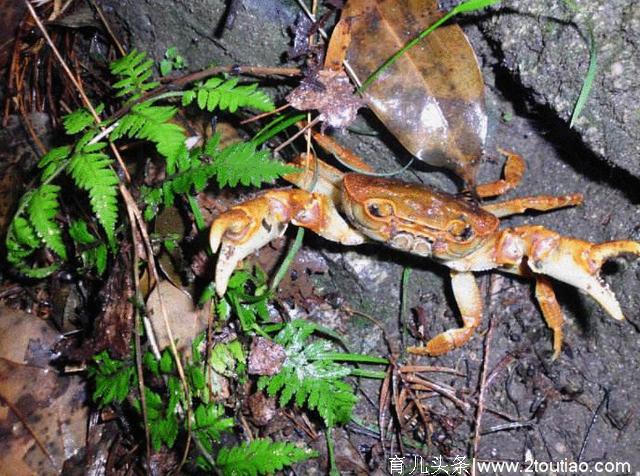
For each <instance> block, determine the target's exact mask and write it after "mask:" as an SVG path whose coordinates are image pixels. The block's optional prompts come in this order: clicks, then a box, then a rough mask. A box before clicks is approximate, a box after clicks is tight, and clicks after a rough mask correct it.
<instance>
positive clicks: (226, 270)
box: [209, 195, 289, 296]
mask: <svg viewBox="0 0 640 476" xmlns="http://www.w3.org/2000/svg"><path fill="white" fill-rule="evenodd" d="M288 223H289V214H288V213H287V208H286V204H284V203H282V202H280V201H279V200H275V199H269V197H267V196H265V195H263V196H261V197H258V198H255V199H253V200H250V201H248V202H245V203H243V204H241V205H237V206H235V207H233V208H231V209H230V210H228V211H226V212H224V213H223V214H222V215H220V216H219V217H218V218H216V219H215V221H214V222H213V224H212V225H211V230H210V232H209V243H210V244H211V250H212V251H213V252H214V253H215V252H216V251H217V250H218V248H220V253H219V254H218V262H217V264H216V280H215V281H216V292H217V293H218V295H219V296H222V295H223V294H224V293H225V291H226V290H227V285H228V283H229V278H230V277H231V274H232V273H233V271H234V270H235V269H236V266H237V265H238V263H239V262H240V261H242V260H243V259H244V258H246V257H247V256H249V255H250V254H251V253H253V252H254V251H256V250H258V249H260V248H262V247H263V246H265V245H266V244H267V243H269V242H270V241H271V240H273V239H275V238H277V237H279V236H282V234H283V233H284V232H285V230H286V229H287V224H288Z"/></svg>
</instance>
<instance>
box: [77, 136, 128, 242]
mask: <svg viewBox="0 0 640 476" xmlns="http://www.w3.org/2000/svg"><path fill="white" fill-rule="evenodd" d="M105 146H106V144H104V143H97V144H93V145H90V146H89V145H83V140H81V141H80V143H79V144H78V145H77V146H76V150H75V152H74V154H73V157H72V158H71V161H70V162H69V166H68V172H69V174H70V175H71V177H72V178H73V180H74V182H75V183H76V185H77V186H78V187H80V188H82V189H84V190H86V191H87V192H89V202H90V203H91V209H92V210H93V212H94V213H95V214H96V217H97V218H98V221H99V222H100V224H101V225H102V227H103V228H104V231H105V232H106V234H107V238H108V239H109V241H113V240H114V238H115V228H116V222H117V219H118V200H117V195H118V183H119V180H118V176H117V175H116V173H115V172H114V171H113V169H112V168H111V165H112V163H113V160H112V159H110V158H109V156H107V155H106V154H105V153H103V152H100V149H102V148H104V147H105Z"/></svg>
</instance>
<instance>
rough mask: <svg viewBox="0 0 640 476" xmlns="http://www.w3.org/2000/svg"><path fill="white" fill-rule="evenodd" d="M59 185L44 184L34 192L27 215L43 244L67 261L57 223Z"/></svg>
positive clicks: (30, 197)
mask: <svg viewBox="0 0 640 476" xmlns="http://www.w3.org/2000/svg"><path fill="white" fill-rule="evenodd" d="M59 192H60V187H59V186H57V185H51V184H43V185H41V186H40V187H39V188H37V189H36V190H34V191H33V192H32V194H31V195H30V196H29V201H28V204H27V214H28V216H29V221H30V222H31V224H32V225H33V228H34V230H35V232H36V234H37V235H38V237H39V238H40V239H41V240H42V242H43V243H44V244H45V245H46V246H47V247H48V248H50V249H51V250H53V251H54V252H55V253H56V254H57V255H58V256H60V258H62V259H65V260H66V259H67V250H66V248H65V246H64V243H63V241H62V233H61V231H60V226H59V225H58V223H56V221H55V217H56V215H57V213H58V209H59V205H58V193H59Z"/></svg>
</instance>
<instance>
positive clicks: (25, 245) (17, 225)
mask: <svg viewBox="0 0 640 476" xmlns="http://www.w3.org/2000/svg"><path fill="white" fill-rule="evenodd" d="M53 187H55V186H53ZM57 193H58V191H56V190H55V188H54V189H45V190H44V192H41V191H40V189H38V190H34V191H32V192H29V193H27V194H26V195H25V196H24V197H23V198H22V202H21V204H20V209H22V210H24V211H26V217H25V216H23V215H22V213H24V212H19V213H18V215H16V216H15V217H14V218H13V220H12V221H11V224H10V225H9V229H8V230H7V236H6V238H5V243H6V247H7V261H8V262H9V263H11V264H12V265H13V266H14V268H15V269H16V270H17V271H18V272H19V273H21V274H23V275H25V276H27V277H29V278H35V279H42V278H45V277H47V276H49V275H50V274H51V273H53V272H55V271H56V270H57V269H58V268H59V267H60V265H59V264H58V263H54V264H51V265H49V266H45V267H41V268H33V267H30V266H29V265H28V264H27V259H28V258H29V257H30V256H31V255H33V253H34V252H35V251H37V250H38V249H40V247H41V246H42V244H45V245H46V246H48V247H49V248H51V249H52V250H53V251H54V252H55V253H56V254H58V255H59V256H60V257H61V258H65V257H66V250H65V248H64V243H63V242H62V239H61V236H60V228H59V226H58V224H57V223H56V222H55V221H54V220H53V218H54V217H55V215H56V213H57V209H58V201H57ZM34 198H35V203H36V204H35V206H34V205H33V200H34ZM38 206H43V207H44V208H43V209H42V210H37V209H36V207H38ZM32 207H33V209H32ZM27 218H28V219H27ZM34 219H35V220H36V221H37V228H36V226H34V223H33V220H34Z"/></svg>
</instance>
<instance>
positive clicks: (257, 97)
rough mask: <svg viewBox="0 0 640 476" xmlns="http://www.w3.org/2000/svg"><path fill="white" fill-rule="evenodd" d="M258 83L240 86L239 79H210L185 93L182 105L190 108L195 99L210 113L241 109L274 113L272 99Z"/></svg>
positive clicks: (199, 105)
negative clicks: (215, 110)
mask: <svg viewBox="0 0 640 476" xmlns="http://www.w3.org/2000/svg"><path fill="white" fill-rule="evenodd" d="M257 88H258V84H257V83H253V84H246V85H240V86H238V79H237V78H231V79H228V80H226V81H225V80H224V79H223V78H220V77H213V78H209V79H208V80H207V81H205V82H204V83H200V84H198V85H196V86H195V87H194V88H193V89H191V90H189V91H185V93H184V95H183V96H182V105H183V106H188V105H189V104H191V103H192V102H193V101H194V99H195V100H197V101H196V103H197V104H198V107H199V108H200V109H203V110H207V111H209V112H211V111H213V110H214V109H216V108H217V109H220V110H221V111H224V110H229V112H236V110H237V109H238V108H239V107H250V108H253V109H257V110H259V111H265V112H269V111H273V110H274V109H275V106H274V105H273V102H272V101H271V98H270V97H269V96H267V95H266V94H265V93H264V92H262V91H260V90H259V89H257Z"/></svg>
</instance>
